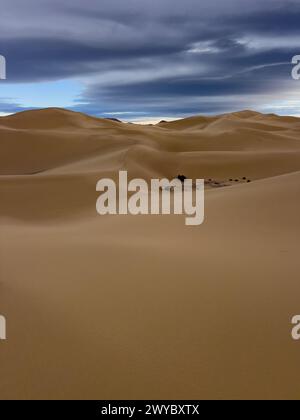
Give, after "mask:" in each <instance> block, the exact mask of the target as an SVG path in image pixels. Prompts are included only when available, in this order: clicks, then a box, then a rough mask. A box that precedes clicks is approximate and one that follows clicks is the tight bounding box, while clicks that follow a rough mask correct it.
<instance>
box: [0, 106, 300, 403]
mask: <svg viewBox="0 0 300 420" xmlns="http://www.w3.org/2000/svg"><path fill="white" fill-rule="evenodd" d="M119 170H127V171H128V172H129V174H130V176H132V177H136V176H138V177H143V178H145V179H150V178H152V177H168V178H174V177H175V176H176V175H177V174H179V173H183V174H185V175H187V176H188V177H190V178H205V179H212V180H214V181H217V182H220V183H226V185H228V186H227V187H222V188H208V189H207V192H206V206H205V207H206V219H205V223H204V224H203V225H202V226H199V227H186V226H185V224H184V216H136V217H134V216H98V215H97V214H96V211H95V203H96V199H97V193H96V191H95V185H96V182H97V180H99V179H100V178H101V177H103V176H109V177H112V178H114V179H117V177H118V171H119ZM244 177H245V178H246V179H248V180H251V181H252V182H250V183H247V182H245V181H244V180H242V178H244ZM229 179H232V180H233V182H231V181H229ZM235 180H239V182H235ZM299 215H300V119H296V118H291V117H278V116H275V115H261V114H258V113H254V112H250V111H244V112H241V113H235V114H230V115H222V116H219V117H194V118H189V119H186V120H181V121H176V122H171V123H161V124H159V125H158V126H139V125H131V124H122V123H118V122H113V121H107V120H103V119H95V118H91V117H88V116H85V115H82V114H77V113H72V112H69V111H64V110H59V109H50V110H42V111H31V112H25V113H22V114H17V115H14V116H10V117H2V118H0V313H1V314H2V315H5V316H6V318H7V329H8V331H7V332H8V340H7V341H5V342H4V341H2V342H0V398H5V399H6V398H8V399H15V398H20V399H25V398H33V399H60V398H67V399H75V398H79V399H90V398H92V399H206V398H209V399H215V398H218V399H219V398H220V399H225V398H242V399H245V398H263V399H275V398H280V399H281V398H282V399H285V398H299V374H300V367H299V355H300V343H298V342H295V341H293V340H292V339H291V318H292V317H293V316H294V315H296V314H299V313H300V303H299V296H300V281H299V271H300V270H299V269H300V261H299V228H300V216H299Z"/></svg>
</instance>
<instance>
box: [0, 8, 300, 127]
mask: <svg viewBox="0 0 300 420" xmlns="http://www.w3.org/2000/svg"><path fill="white" fill-rule="evenodd" d="M0 28H1V32H0V55H3V56H4V57H5V58H6V63H7V64H6V65H7V79H6V80H0V115H5V114H7V113H14V112H18V111H22V110H26V109H34V108H45V107H64V108H68V109H71V110H75V111H81V112H85V113H88V114H91V115H96V116H102V117H107V118H119V119H122V120H128V121H138V122H147V121H155V120H160V119H173V118H180V117H185V116H189V115H196V114H220V113H225V112H232V111H238V110H242V109H253V110H257V111H260V112H266V113H273V112H274V113H277V114H281V115H299V116H300V102H299V99H300V81H295V80H293V79H292V77H291V70H292V64H291V60H292V57H293V56H294V55H299V54H300V2H299V0H264V1H262V0H251V1H250V0H184V1H183V0H126V1H125V0H80V1H79V0H26V1H24V0H1V14H0Z"/></svg>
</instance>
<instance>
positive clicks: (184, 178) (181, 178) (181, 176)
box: [177, 175, 187, 183]
mask: <svg viewBox="0 0 300 420" xmlns="http://www.w3.org/2000/svg"><path fill="white" fill-rule="evenodd" d="M177 179H179V181H181V182H182V183H184V181H185V180H186V179H187V178H186V176H184V175H178V177H177Z"/></svg>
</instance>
